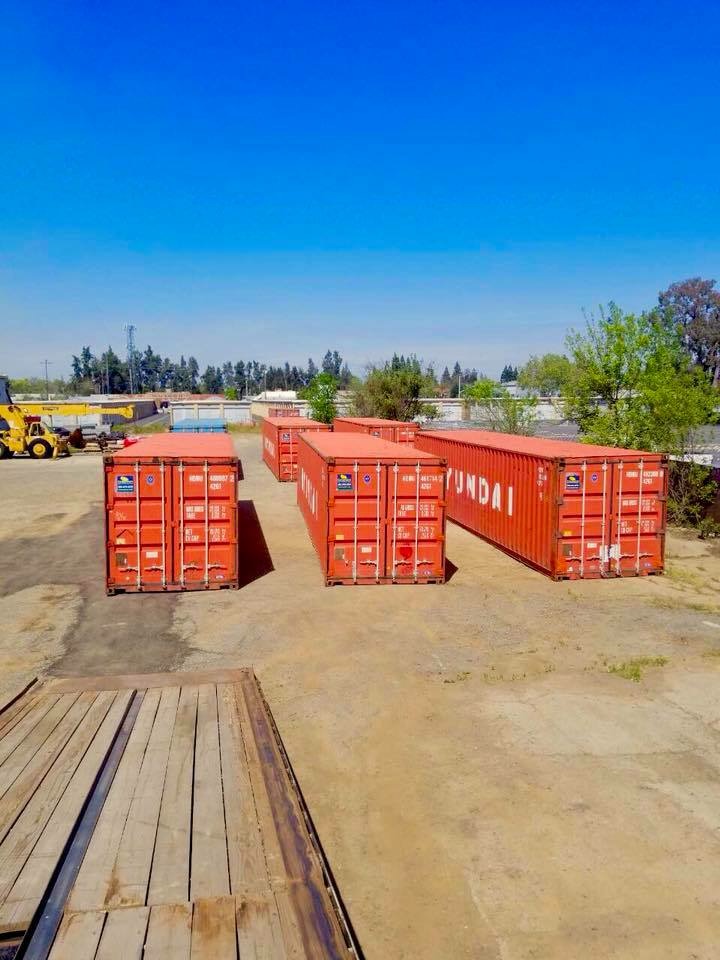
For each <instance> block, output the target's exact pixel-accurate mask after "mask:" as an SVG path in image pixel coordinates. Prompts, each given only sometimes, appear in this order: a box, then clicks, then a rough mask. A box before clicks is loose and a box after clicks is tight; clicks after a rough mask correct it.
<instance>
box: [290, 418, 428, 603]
mask: <svg viewBox="0 0 720 960" xmlns="http://www.w3.org/2000/svg"><path fill="white" fill-rule="evenodd" d="M445 472H446V471H445V462H444V460H443V459H442V458H440V457H436V456H433V455H431V454H428V453H423V452H421V451H418V450H414V449H412V448H411V447H408V445H407V444H398V443H390V442H389V441H387V440H380V439H379V438H377V437H370V436H367V435H365V434H358V433H303V434H300V437H299V443H298V485H297V497H298V505H299V507H300V510H301V511H302V514H303V516H304V518H305V523H306V524H307V528H308V531H309V533H310V539H311V540H312V542H313V546H314V547H315V550H316V551H317V554H318V557H319V559H320V565H321V567H322V570H323V573H324V575H325V582H326V583H327V584H338V583H442V582H443V581H444V580H445Z"/></svg>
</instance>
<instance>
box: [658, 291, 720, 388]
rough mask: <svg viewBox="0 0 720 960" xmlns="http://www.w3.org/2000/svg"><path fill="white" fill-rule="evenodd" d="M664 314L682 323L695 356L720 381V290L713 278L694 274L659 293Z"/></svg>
mask: <svg viewBox="0 0 720 960" xmlns="http://www.w3.org/2000/svg"><path fill="white" fill-rule="evenodd" d="M658 302H659V304H660V310H661V312H662V315H663V318H664V319H665V320H666V322H668V323H670V324H677V325H679V327H680V329H681V330H682V335H683V341H684V343H685V346H686V347H687V349H688V351H689V352H690V355H691V356H692V358H693V360H695V362H696V363H698V364H699V365H700V366H701V367H702V368H703V370H705V371H706V372H707V373H709V374H710V375H711V377H712V380H713V383H714V384H715V386H718V385H720V290H716V289H715V281H714V280H702V279H701V278H700V277H692V278H691V279H689V280H681V281H680V282H679V283H673V284H671V286H669V287H668V288H667V290H663V291H662V292H661V293H660V294H659V296H658Z"/></svg>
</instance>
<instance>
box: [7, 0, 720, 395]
mask: <svg viewBox="0 0 720 960" xmlns="http://www.w3.org/2000/svg"><path fill="white" fill-rule="evenodd" d="M719 38H720V4H718V3H716V2H703V3H698V2H694V0H683V2H676V0H672V2H668V0H653V2H647V0H631V2H627V0H626V2H623V3H620V2H617V3H616V2H602V0H592V2H588V0H572V2H565V0H553V2H544V3H543V2H538V0H528V2H514V3H513V2H506V3H497V2H494V3H484V2H479V0H466V2H456V0H445V2H442V3H441V2H439V0H435V2H429V0H413V2H410V0H405V2H398V0H395V2H393V0H383V2H376V0H362V2H356V0H340V2H338V0H321V2H320V0H316V2H312V0H285V2H278V0H263V2H256V0H245V2H235V0H234V2H225V3H217V2H216V3H203V4H200V3H189V2H184V0H177V2H174V3H172V4H169V3H164V4H152V3H147V2H146V0H144V2H133V0H127V2H123V3H117V2H114V0H105V2H104V3H87V2H85V3H78V2H72V0H69V2H59V0H58V2H45V3H43V2H34V0H6V2H5V3H4V4H3V26H2V31H0V64H1V66H0V326H1V327H2V335H1V336H0V370H3V371H6V372H9V373H10V374H11V375H16V376H21V375H33V374H34V375H37V374H39V373H40V371H41V368H40V360H42V359H44V358H45V357H48V358H49V359H50V360H52V361H53V367H51V372H52V373H53V374H54V375H58V374H63V373H67V372H68V370H69V359H70V354H72V353H75V352H78V351H79V349H80V347H81V346H82V345H83V344H89V345H90V346H91V347H92V348H93V349H94V350H96V351H97V352H100V351H101V350H102V349H104V347H105V346H106V345H107V344H108V343H111V344H112V345H113V346H114V347H115V348H116V349H118V350H120V349H121V347H122V342H123V334H122V326H123V324H124V323H127V322H132V323H134V324H135V325H136V326H137V331H138V332H137V339H138V344H139V345H140V346H141V347H144V346H145V344H147V343H148V342H149V343H151V344H152V346H153V347H154V349H156V350H158V351H159V352H161V353H163V354H168V355H170V356H172V357H177V356H178V355H179V354H180V353H181V352H184V353H185V354H186V355H187V354H189V353H194V354H195V356H196V357H197V358H198V361H199V362H200V365H201V367H202V366H204V365H205V364H207V363H213V364H215V363H222V362H223V361H224V360H228V359H231V360H236V359H240V358H243V359H249V358H257V359H259V360H261V361H265V362H281V361H284V360H286V359H288V360H290V362H304V361H305V360H306V358H307V357H308V355H312V356H313V357H314V358H315V359H316V360H317V359H319V357H320V356H321V355H322V353H324V351H325V350H326V349H327V348H328V347H329V348H336V349H338V350H340V352H341V353H342V354H343V356H345V357H346V359H348V361H349V362H350V364H351V366H352V367H353V368H354V369H356V370H360V369H361V368H362V366H363V364H364V363H366V362H367V361H373V360H379V359H382V358H383V357H386V356H388V355H390V354H391V353H392V351H393V350H398V351H401V352H406V353H407V352H415V353H417V354H418V355H420V356H422V357H423V358H425V359H427V360H434V361H436V362H438V363H440V364H444V363H446V362H452V361H454V360H455V359H456V357H457V358H459V359H460V361H461V362H462V363H463V365H467V366H475V367H477V368H479V369H481V370H484V371H485V372H487V373H490V374H497V373H498V372H499V370H500V368H501V366H502V365H503V363H505V362H506V361H510V362H522V361H523V360H524V359H525V358H526V357H527V356H528V354H529V353H532V352H538V351H544V350H550V349H557V348H559V347H561V345H562V341H563V337H564V332H565V330H566V328H567V327H568V326H571V325H577V324H579V323H581V322H582V316H581V309H582V308H583V307H586V308H589V309H592V308H593V307H594V306H596V305H597V304H598V303H599V302H606V301H607V300H609V299H615V300H617V301H618V302H619V303H620V304H621V305H622V306H624V307H626V308H627V309H641V308H643V307H646V306H650V305H652V304H653V302H654V301H655V298H656V296H657V292H658V290H659V289H660V288H662V287H664V286H667V285H668V284H669V283H671V282H672V281H674V280H678V279H682V278H684V277H686V276H692V275H698V274H699V275H702V276H710V277H713V276H718V275H719V274H720V269H718V265H719V263H720V261H719V259H718V255H719V254H720V122H719V120H720V117H719V110H718V104H719V103H720V69H719V67H718V64H719V63H720V41H719Z"/></svg>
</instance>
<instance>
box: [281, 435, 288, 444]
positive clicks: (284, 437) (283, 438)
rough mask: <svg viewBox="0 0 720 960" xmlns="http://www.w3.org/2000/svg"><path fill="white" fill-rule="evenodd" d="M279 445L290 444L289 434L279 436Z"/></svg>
mask: <svg viewBox="0 0 720 960" xmlns="http://www.w3.org/2000/svg"><path fill="white" fill-rule="evenodd" d="M280 443H290V434H289V433H281V434H280Z"/></svg>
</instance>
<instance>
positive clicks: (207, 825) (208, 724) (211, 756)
mask: <svg viewBox="0 0 720 960" xmlns="http://www.w3.org/2000/svg"><path fill="white" fill-rule="evenodd" d="M192 824H193V829H192V861H191V864H190V899H191V900H198V899H200V898H202V897H221V896H225V895H227V894H229V893H230V879H229V874H228V854H227V839H226V835H225V809H224V804H223V781H222V772H221V768H220V734H219V730H218V707H217V690H216V688H215V686H213V685H210V684H203V685H202V686H201V687H200V688H199V690H198V714H197V730H196V735H195V772H194V783H193V820H192ZM194 923H195V921H193V929H194ZM193 936H194V935H193Z"/></svg>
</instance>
